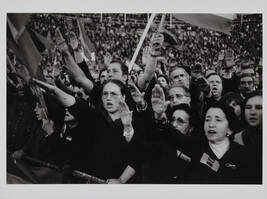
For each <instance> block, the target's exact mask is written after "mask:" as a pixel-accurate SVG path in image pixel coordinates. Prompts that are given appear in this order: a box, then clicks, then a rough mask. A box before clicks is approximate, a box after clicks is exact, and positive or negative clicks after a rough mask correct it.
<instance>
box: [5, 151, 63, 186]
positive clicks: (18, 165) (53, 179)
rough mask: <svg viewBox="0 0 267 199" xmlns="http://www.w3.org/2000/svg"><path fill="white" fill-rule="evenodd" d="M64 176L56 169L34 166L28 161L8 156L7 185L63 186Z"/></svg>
mask: <svg viewBox="0 0 267 199" xmlns="http://www.w3.org/2000/svg"><path fill="white" fill-rule="evenodd" d="M62 182H63V174H62V173H61V172H59V171H57V170H55V169H52V168H48V167H43V166H33V165H31V164H29V163H28V162H27V161H26V160H16V161H13V160H12V159H11V157H10V156H7V184H61V183H62Z"/></svg>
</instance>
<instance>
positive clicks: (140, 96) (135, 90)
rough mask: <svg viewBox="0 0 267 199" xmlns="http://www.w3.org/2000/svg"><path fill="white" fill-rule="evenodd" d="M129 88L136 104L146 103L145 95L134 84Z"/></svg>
mask: <svg viewBox="0 0 267 199" xmlns="http://www.w3.org/2000/svg"><path fill="white" fill-rule="evenodd" d="M128 87H129V90H130V93H131V95H132V97H133V100H134V101H135V103H136V104H139V103H142V102H144V95H145V93H144V92H143V93H141V92H140V91H139V89H138V88H137V87H136V86H135V85H134V84H129V85H128Z"/></svg>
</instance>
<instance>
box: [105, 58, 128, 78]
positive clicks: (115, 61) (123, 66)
mask: <svg viewBox="0 0 267 199" xmlns="http://www.w3.org/2000/svg"><path fill="white" fill-rule="evenodd" d="M113 63H117V64H120V66H121V71H122V74H123V75H127V77H128V74H129V71H128V66H126V64H124V63H122V62H121V61H118V60H113V61H112V62H111V63H110V64H113Z"/></svg>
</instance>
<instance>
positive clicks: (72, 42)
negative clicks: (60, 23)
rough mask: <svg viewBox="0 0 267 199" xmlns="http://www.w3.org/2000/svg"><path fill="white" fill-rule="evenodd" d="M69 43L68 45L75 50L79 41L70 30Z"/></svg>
mask: <svg viewBox="0 0 267 199" xmlns="http://www.w3.org/2000/svg"><path fill="white" fill-rule="evenodd" d="M69 35H70V43H69V45H70V46H71V48H72V49H73V50H76V49H77V48H78V45H79V42H78V39H77V37H76V35H75V33H74V32H71V33H70V34H69Z"/></svg>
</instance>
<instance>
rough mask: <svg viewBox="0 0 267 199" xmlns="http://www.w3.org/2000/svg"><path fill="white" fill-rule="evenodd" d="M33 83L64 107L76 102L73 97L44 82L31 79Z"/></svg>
mask: <svg viewBox="0 0 267 199" xmlns="http://www.w3.org/2000/svg"><path fill="white" fill-rule="evenodd" d="M33 82H35V83H36V84H37V85H39V86H40V87H41V88H43V89H44V90H45V91H46V92H47V93H48V94H50V95H52V96H54V97H56V98H57V99H58V100H59V102H60V103H61V104H62V105H63V106H65V107H70V106H72V105H73V104H75V102H76V100H75V98H74V97H73V96H71V95H69V94H67V93H65V92H64V91H62V90H60V89H59V88H58V87H56V86H53V85H50V84H48V83H46V82H42V81H40V80H37V79H33Z"/></svg>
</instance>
